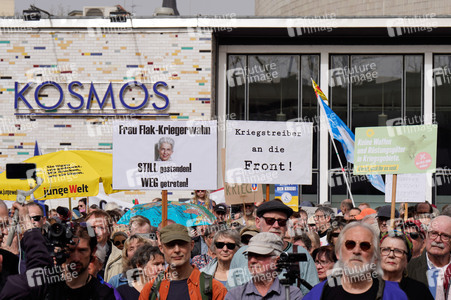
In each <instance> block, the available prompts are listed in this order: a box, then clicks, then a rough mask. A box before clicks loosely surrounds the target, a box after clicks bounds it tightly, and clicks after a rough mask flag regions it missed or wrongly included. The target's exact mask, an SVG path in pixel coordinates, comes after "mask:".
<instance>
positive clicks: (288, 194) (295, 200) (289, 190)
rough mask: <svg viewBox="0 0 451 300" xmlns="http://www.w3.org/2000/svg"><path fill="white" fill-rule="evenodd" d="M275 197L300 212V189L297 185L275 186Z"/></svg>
mask: <svg viewBox="0 0 451 300" xmlns="http://www.w3.org/2000/svg"><path fill="white" fill-rule="evenodd" d="M274 197H275V198H276V199H279V200H281V201H282V202H283V203H285V205H287V206H289V207H291V208H292V209H293V210H294V211H299V189H298V186H297V185H295V184H289V185H285V184H276V185H274Z"/></svg>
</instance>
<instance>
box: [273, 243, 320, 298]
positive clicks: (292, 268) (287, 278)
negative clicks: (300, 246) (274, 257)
mask: <svg viewBox="0 0 451 300" xmlns="http://www.w3.org/2000/svg"><path fill="white" fill-rule="evenodd" d="M301 261H307V255H306V254H305V253H287V252H282V253H281V254H280V257H279V260H278V261H277V271H278V272H282V271H284V270H285V271H286V272H285V273H284V274H283V279H281V280H280V283H281V284H284V285H293V284H294V283H296V279H297V280H299V282H300V283H301V284H302V285H304V286H305V287H306V288H308V289H312V286H311V285H310V284H309V283H308V282H306V281H305V280H303V279H302V278H301V277H300V270H299V262H301Z"/></svg>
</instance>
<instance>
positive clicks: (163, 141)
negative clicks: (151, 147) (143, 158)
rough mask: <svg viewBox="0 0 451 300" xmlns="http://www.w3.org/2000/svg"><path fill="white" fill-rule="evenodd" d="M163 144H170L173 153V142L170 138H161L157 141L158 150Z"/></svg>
mask: <svg viewBox="0 0 451 300" xmlns="http://www.w3.org/2000/svg"><path fill="white" fill-rule="evenodd" d="M163 143H166V144H170V145H171V147H172V150H173V151H174V140H173V139H172V138H170V137H162V138H161V139H160V140H159V141H158V149H161V145H162V144H163Z"/></svg>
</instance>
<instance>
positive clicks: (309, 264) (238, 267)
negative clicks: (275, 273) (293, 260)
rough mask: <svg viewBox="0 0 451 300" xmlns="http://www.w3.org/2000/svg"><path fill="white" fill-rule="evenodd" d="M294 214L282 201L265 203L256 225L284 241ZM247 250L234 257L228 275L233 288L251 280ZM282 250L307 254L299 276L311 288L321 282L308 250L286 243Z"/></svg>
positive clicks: (304, 292) (259, 210) (258, 213)
mask: <svg viewBox="0 0 451 300" xmlns="http://www.w3.org/2000/svg"><path fill="white" fill-rule="evenodd" d="M292 214H293V210H292V209H291V208H290V207H288V206H286V205H285V204H283V202H281V201H280V200H271V201H268V202H264V203H263V204H261V205H260V206H259V207H258V208H257V217H256V218H255V225H256V226H257V228H258V229H260V232H271V233H274V234H276V235H278V236H279V238H281V239H283V238H284V236H285V233H286V232H287V222H288V218H289V217H290V216H291V215H292ZM246 250H247V247H241V248H240V250H238V251H237V253H235V255H234V256H233V259H232V263H231V264H230V271H229V275H228V278H229V280H228V283H229V285H230V286H231V287H233V286H235V285H236V286H239V285H243V284H245V283H246V282H247V281H249V280H250V279H251V276H250V273H249V269H248V268H247V263H248V261H247V259H246V257H245V256H244V251H246ZM282 250H283V251H284V252H287V253H305V254H306V255H307V261H302V262H299V269H300V274H299V275H300V277H301V279H303V280H304V281H306V282H307V283H308V284H310V285H311V286H314V285H315V284H317V283H318V282H319V279H318V273H317V271H316V266H315V262H314V261H313V259H312V257H311V256H310V254H309V253H308V251H307V250H306V249H304V248H302V247H299V246H297V245H296V246H293V244H291V243H289V242H287V241H284V244H283V249H282ZM283 275H284V274H283V273H281V274H280V276H279V278H283ZM300 288H301V291H302V293H303V294H304V295H305V294H307V293H308V292H309V289H308V288H307V287H305V286H304V285H300Z"/></svg>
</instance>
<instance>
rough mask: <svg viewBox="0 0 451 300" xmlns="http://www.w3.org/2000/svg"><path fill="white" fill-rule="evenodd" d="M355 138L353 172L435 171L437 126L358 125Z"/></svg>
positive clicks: (405, 172)
mask: <svg viewBox="0 0 451 300" xmlns="http://www.w3.org/2000/svg"><path fill="white" fill-rule="evenodd" d="M355 137H356V138H355V157H354V174H355V175H361V174H362V175H363V174H412V173H426V172H429V173H431V172H435V166H436V157H437V125H412V126H387V127H362V128H356V132H355Z"/></svg>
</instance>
